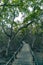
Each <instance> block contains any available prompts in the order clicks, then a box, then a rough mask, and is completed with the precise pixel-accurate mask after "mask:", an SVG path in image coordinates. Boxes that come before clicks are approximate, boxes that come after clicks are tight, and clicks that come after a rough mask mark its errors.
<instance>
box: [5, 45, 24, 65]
mask: <svg viewBox="0 0 43 65" xmlns="http://www.w3.org/2000/svg"><path fill="white" fill-rule="evenodd" d="M22 47H23V44H21V45H20V47H19V48H18V50H17V51H16V52H14V54H13V56H12V57H11V58H10V59H9V60H8V61H7V63H6V64H5V65H8V64H9V63H10V62H11V61H12V59H14V60H15V59H16V55H17V54H18V52H20V50H21V48H22Z"/></svg>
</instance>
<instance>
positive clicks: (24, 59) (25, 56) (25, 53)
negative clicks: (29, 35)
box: [12, 42, 34, 65]
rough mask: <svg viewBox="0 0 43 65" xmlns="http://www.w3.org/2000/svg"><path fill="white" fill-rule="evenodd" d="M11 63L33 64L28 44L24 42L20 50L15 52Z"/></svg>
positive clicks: (17, 64)
mask: <svg viewBox="0 0 43 65" xmlns="http://www.w3.org/2000/svg"><path fill="white" fill-rule="evenodd" d="M12 65H34V63H33V57H32V55H31V52H30V46H29V45H28V44H26V43H25V42H24V45H23V48H22V49H21V51H20V52H19V53H18V54H17V59H15V60H14V62H13V63H12Z"/></svg>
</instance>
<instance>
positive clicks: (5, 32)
mask: <svg viewBox="0 0 43 65" xmlns="http://www.w3.org/2000/svg"><path fill="white" fill-rule="evenodd" d="M2 29H3V31H4V33H5V34H6V35H7V36H8V37H9V38H10V37H11V35H9V34H8V33H7V32H6V31H5V29H4V25H3V23H2Z"/></svg>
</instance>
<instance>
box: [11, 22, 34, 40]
mask: <svg viewBox="0 0 43 65" xmlns="http://www.w3.org/2000/svg"><path fill="white" fill-rule="evenodd" d="M32 23H33V21H32V22H30V23H27V24H26V25H24V26H22V27H20V28H19V29H18V31H17V32H16V33H15V35H13V37H12V39H11V40H13V39H14V38H15V37H16V35H17V33H18V32H19V31H20V30H22V29H23V28H27V27H28V26H29V25H30V24H32Z"/></svg>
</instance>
